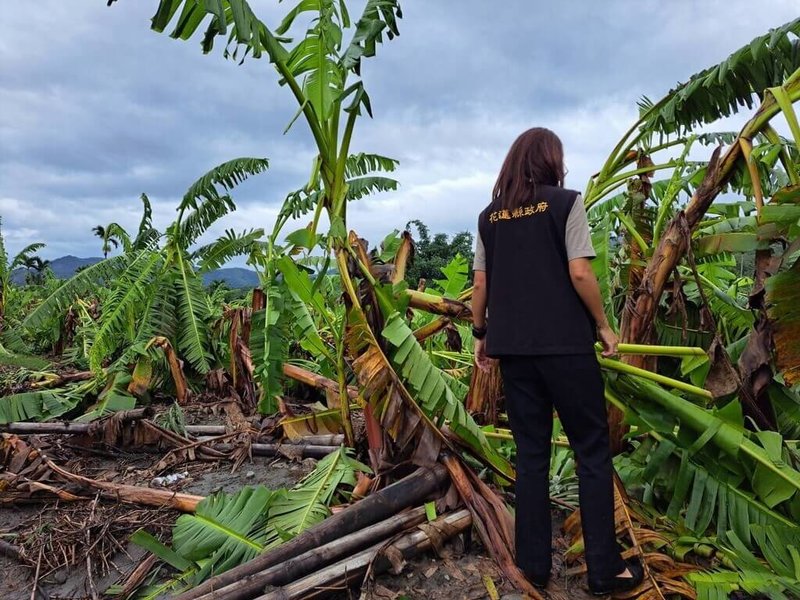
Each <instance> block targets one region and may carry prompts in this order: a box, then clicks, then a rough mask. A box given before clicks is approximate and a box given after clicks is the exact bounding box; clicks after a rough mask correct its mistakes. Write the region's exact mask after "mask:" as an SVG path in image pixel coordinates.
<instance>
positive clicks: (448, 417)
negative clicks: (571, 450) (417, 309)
mask: <svg viewBox="0 0 800 600" xmlns="http://www.w3.org/2000/svg"><path fill="white" fill-rule="evenodd" d="M382 335H383V337H384V339H386V341H388V342H389V343H390V344H391V346H392V350H391V351H390V353H389V358H390V360H391V362H392V365H393V366H394V367H395V369H396V370H397V372H398V374H399V375H401V376H402V377H403V379H404V381H405V382H406V385H407V386H408V387H409V389H411V390H412V391H413V392H414V397H415V400H416V402H417V404H418V405H419V406H420V408H422V410H423V411H424V412H425V414H426V415H427V416H428V418H429V419H431V420H432V421H433V422H434V423H435V424H436V425H437V426H439V427H441V426H442V425H444V424H445V422H446V423H447V424H448V426H449V428H450V429H451V430H452V432H453V433H454V434H455V435H456V436H457V437H458V438H459V439H460V440H461V441H462V442H463V443H464V444H465V445H466V446H467V447H468V448H469V449H470V450H471V451H472V452H473V453H475V454H476V455H477V456H479V457H482V458H483V459H485V460H486V461H488V462H489V463H490V464H491V465H492V466H493V467H494V468H496V469H497V470H498V471H499V472H501V473H505V474H508V475H513V469H512V468H511V465H509V464H508V463H507V461H506V460H505V459H504V458H503V457H502V456H500V455H499V454H498V453H497V451H496V450H495V449H494V448H493V447H492V445H491V444H490V443H489V442H488V440H487V439H486V436H485V435H484V434H483V431H482V430H481V428H480V427H479V426H478V425H477V424H476V423H475V421H474V420H473V418H472V416H471V415H470V414H469V413H468V412H467V410H466V408H465V407H464V402H463V398H459V397H457V396H456V395H455V394H454V393H453V390H452V388H451V385H450V382H449V381H448V379H447V378H446V377H445V376H444V373H443V372H442V371H441V370H440V369H438V368H437V367H436V366H435V365H434V364H433V363H432V362H431V359H430V357H429V355H428V353H427V352H425V350H424V349H423V348H422V346H420V344H419V342H418V341H417V339H416V338H415V337H414V332H413V331H411V329H410V328H409V327H408V325H407V324H406V322H405V320H404V319H403V318H402V317H401V316H400V314H399V313H397V312H395V313H393V314H391V315H389V316H388V317H387V319H386V326H385V328H384V330H383V332H382Z"/></svg>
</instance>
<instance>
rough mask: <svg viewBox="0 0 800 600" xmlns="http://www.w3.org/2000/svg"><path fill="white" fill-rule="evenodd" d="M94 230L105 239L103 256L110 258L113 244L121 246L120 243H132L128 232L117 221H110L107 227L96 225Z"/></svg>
mask: <svg viewBox="0 0 800 600" xmlns="http://www.w3.org/2000/svg"><path fill="white" fill-rule="evenodd" d="M92 232H94V234H95V236H97V237H99V238H100V239H101V240H102V241H103V258H108V254H109V252H111V247H112V246H113V247H114V248H119V246H120V244H123V245H127V244H130V238H129V236H128V234H127V232H126V231H125V230H124V229H123V228H122V227H121V226H120V225H118V224H117V223H109V224H108V225H106V226H105V227H103V226H102V225H95V226H94V227H92Z"/></svg>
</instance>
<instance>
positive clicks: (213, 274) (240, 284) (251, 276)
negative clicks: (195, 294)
mask: <svg viewBox="0 0 800 600" xmlns="http://www.w3.org/2000/svg"><path fill="white" fill-rule="evenodd" d="M218 280H222V281H224V282H225V283H227V284H228V287H229V288H231V289H237V288H253V287H258V275H257V274H256V272H255V271H251V270H250V269H242V268H240V267H230V268H227V269H217V270H216V271H209V272H208V273H206V274H205V275H203V283H204V284H205V285H209V284H210V283H211V282H212V281H218Z"/></svg>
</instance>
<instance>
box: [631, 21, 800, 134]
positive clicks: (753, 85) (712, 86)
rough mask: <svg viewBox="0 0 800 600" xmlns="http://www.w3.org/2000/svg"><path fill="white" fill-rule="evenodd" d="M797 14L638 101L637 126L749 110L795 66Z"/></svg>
mask: <svg viewBox="0 0 800 600" xmlns="http://www.w3.org/2000/svg"><path fill="white" fill-rule="evenodd" d="M798 35H800V19H795V20H794V21H791V22H789V23H786V24H785V25H783V26H782V27H779V28H777V29H773V30H772V31H770V32H769V33H767V34H765V35H762V36H759V37H757V38H755V39H753V40H752V41H751V42H750V43H749V44H748V45H746V46H743V47H742V48H740V49H739V50H737V51H736V52H734V53H733V54H731V55H730V56H729V57H728V58H727V59H726V60H724V61H722V62H721V63H719V64H717V65H715V66H713V67H710V68H708V69H704V70H703V71H700V72H699V73H696V74H695V75H692V76H691V77H690V78H689V79H688V80H687V81H686V82H685V83H682V84H680V85H679V86H678V87H676V88H675V89H673V90H671V91H670V92H669V93H668V94H667V95H666V96H665V97H664V98H663V99H662V100H661V101H659V102H658V103H657V104H655V105H653V104H652V103H651V102H649V101H648V100H647V99H644V100H642V102H641V103H640V108H641V110H642V112H643V113H644V118H643V123H642V127H643V128H645V129H647V130H650V131H656V132H659V133H674V132H676V131H680V130H682V129H691V128H692V127H694V126H695V125H697V124H705V123H711V122H713V121H716V120H718V119H720V118H721V117H727V116H729V115H731V114H733V113H735V112H737V111H738V110H739V107H740V106H746V107H747V108H750V109H752V108H753V103H754V101H755V96H756V95H757V94H758V93H759V92H761V91H763V90H765V89H766V88H768V87H772V86H777V85H781V84H782V83H783V82H784V81H785V80H786V78H787V77H788V76H789V75H791V74H792V73H793V72H794V71H795V70H796V69H797V68H799V67H800V53H798V51H797V36H798Z"/></svg>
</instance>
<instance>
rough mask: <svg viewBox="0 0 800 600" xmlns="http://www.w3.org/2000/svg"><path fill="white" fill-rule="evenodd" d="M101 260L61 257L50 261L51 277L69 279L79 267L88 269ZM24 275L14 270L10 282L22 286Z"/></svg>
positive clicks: (97, 258)
mask: <svg viewBox="0 0 800 600" xmlns="http://www.w3.org/2000/svg"><path fill="white" fill-rule="evenodd" d="M101 260H103V259H102V258H99V257H96V256H93V257H91V258H78V257H77V256H72V255H69V256H62V257H61V258H56V259H53V260H51V261H50V269H52V271H53V275H55V276H56V277H58V278H59V279H69V278H70V277H72V276H73V275H74V274H75V271H77V270H78V269H80V268H81V267H88V266H90V265H93V264H95V263H99V262H100V261H101ZM25 273H26V269H22V268H20V269H14V272H13V273H12V274H11V281H12V282H13V283H15V284H17V285H22V284H23V283H25Z"/></svg>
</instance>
